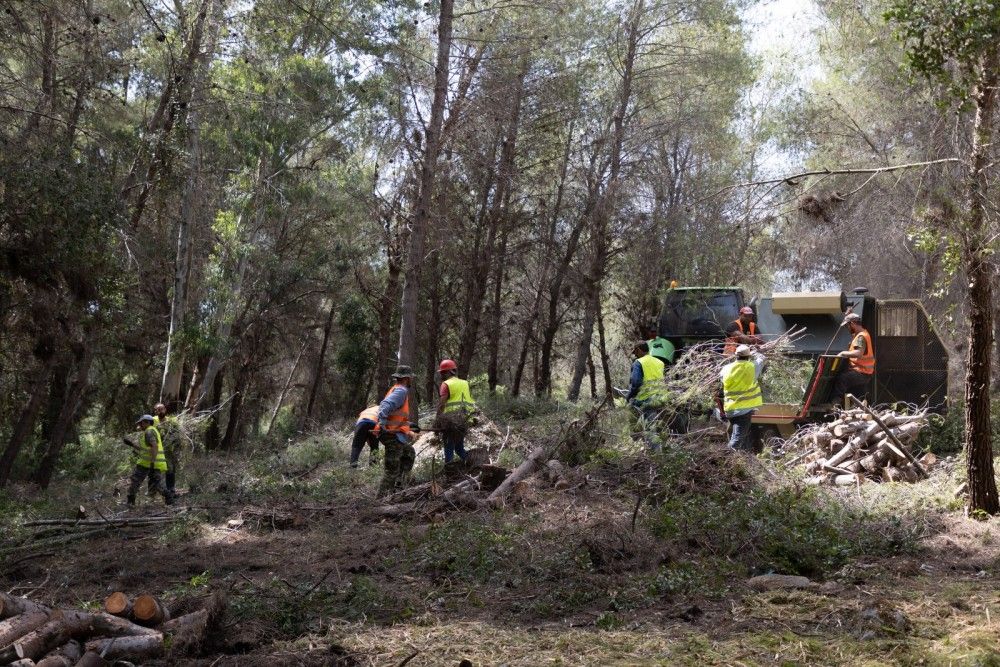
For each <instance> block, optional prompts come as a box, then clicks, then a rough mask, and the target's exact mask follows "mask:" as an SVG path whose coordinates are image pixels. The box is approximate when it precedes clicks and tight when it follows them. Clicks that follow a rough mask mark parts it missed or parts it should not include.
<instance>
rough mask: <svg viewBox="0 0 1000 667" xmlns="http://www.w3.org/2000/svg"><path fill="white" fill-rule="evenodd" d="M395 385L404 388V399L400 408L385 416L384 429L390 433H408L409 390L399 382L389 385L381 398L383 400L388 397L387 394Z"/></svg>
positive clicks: (393, 389)
mask: <svg viewBox="0 0 1000 667" xmlns="http://www.w3.org/2000/svg"><path fill="white" fill-rule="evenodd" d="M397 387H401V388H403V389H405V390H406V400H404V401H403V406H402V407H401V408H399V409H398V410H395V411H394V412H392V413H390V414H389V416H388V417H386V419H385V430H386V431H389V432H390V433H397V432H402V433H409V432H410V390H409V389H408V388H407V387H405V386H403V385H401V384H394V385H392V386H391V387H389V391H387V392H386V393H385V396H384V397H383V398H382V400H383V401H384V400H385V399H387V398H389V394H391V393H392V392H393V391H395V390H396V388H397Z"/></svg>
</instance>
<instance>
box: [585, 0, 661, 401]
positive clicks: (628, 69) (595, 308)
mask: <svg viewBox="0 0 1000 667" xmlns="http://www.w3.org/2000/svg"><path fill="white" fill-rule="evenodd" d="M644 9H645V3H644V0H636V2H635V4H634V5H633V7H632V14H631V16H630V17H629V24H628V36H627V38H626V39H627V51H626V54H625V62H624V68H623V71H622V82H621V91H620V93H619V98H618V105H617V108H616V110H615V115H614V118H613V119H612V126H613V128H614V132H613V136H612V142H611V168H610V173H609V174H608V184H607V186H606V188H605V190H604V193H603V196H602V197H601V200H600V203H599V204H598V205H597V206H596V207H595V208H594V232H593V236H592V237H593V239H594V254H593V262H592V263H591V267H590V271H589V275H588V276H587V278H586V281H585V283H584V284H585V286H586V290H587V310H586V312H585V314H584V318H583V333H582V334H581V336H580V345H579V347H578V348H577V351H576V364H575V365H574V371H573V380H572V382H571V383H570V387H569V392H568V396H569V399H570V400H571V401H575V400H576V399H577V398H578V397H579V395H580V384H581V383H582V382H583V373H584V369H585V367H586V360H587V355H588V354H590V342H591V338H592V337H593V335H594V322H595V320H596V319H597V314H598V312H600V310H601V289H602V284H603V280H604V275H605V274H606V273H607V270H608V266H607V264H608V256H609V245H610V243H611V239H610V234H609V225H610V221H611V218H612V217H613V216H614V214H615V207H616V204H617V201H618V190H619V187H620V185H621V163H622V148H623V145H624V143H625V117H626V115H627V114H628V107H629V103H630V101H631V99H632V77H633V72H634V71H635V59H636V53H637V52H638V47H639V21H640V19H641V18H642V14H643V11H644Z"/></svg>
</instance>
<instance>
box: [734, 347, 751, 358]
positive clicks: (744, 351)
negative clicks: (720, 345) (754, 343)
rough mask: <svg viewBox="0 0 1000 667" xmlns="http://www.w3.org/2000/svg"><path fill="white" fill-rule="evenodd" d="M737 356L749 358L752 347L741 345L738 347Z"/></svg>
mask: <svg viewBox="0 0 1000 667" xmlns="http://www.w3.org/2000/svg"><path fill="white" fill-rule="evenodd" d="M736 356H737V357H749V356H750V346H749V345H740V346H739V347H737V348H736Z"/></svg>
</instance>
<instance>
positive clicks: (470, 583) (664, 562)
mask: <svg viewBox="0 0 1000 667" xmlns="http://www.w3.org/2000/svg"><path fill="white" fill-rule="evenodd" d="M544 423H545V421H544V420H540V419H534V420H530V419H529V420H525V421H523V422H517V423H514V424H513V430H512V432H513V433H515V434H516V436H517V437H518V438H519V440H520V441H521V442H522V443H532V442H536V441H538V440H540V439H543V438H544V437H546V436H545V435H544V433H545V428H546V427H545V425H544ZM618 426H620V424H618V425H615V424H612V425H609V426H608V429H609V430H614V429H615V428H617V427H618ZM348 439H349V437H348V434H347V432H346V431H340V432H335V431H330V432H327V433H324V434H322V435H316V436H311V437H308V438H302V439H299V440H296V441H295V442H294V443H292V444H289V445H288V446H287V447H282V448H280V449H277V448H274V447H272V448H270V449H262V450H260V451H257V452H255V453H252V454H240V455H234V456H232V457H222V456H216V455H200V456H198V457H197V458H195V459H193V460H189V461H188V463H187V467H186V468H185V471H186V472H185V473H184V474H183V476H182V482H181V484H180V486H181V488H182V489H186V488H188V487H189V486H190V487H192V491H191V492H190V493H187V494H186V495H184V496H183V497H182V498H181V499H180V501H179V503H178V505H177V507H176V508H174V509H172V510H171V512H175V513H178V516H179V517H180V518H179V520H178V521H176V522H174V523H171V524H169V525H164V526H153V527H142V528H135V529H127V528H122V529H115V530H105V531H101V532H99V533H98V534H91V535H80V536H79V537H78V539H74V540H72V541H69V542H66V543H64V544H58V545H54V546H47V547H46V546H44V545H45V544H46V543H40V542H35V541H33V538H32V535H33V533H32V531H33V530H36V529H29V528H25V527H24V526H23V524H24V521H25V520H27V519H29V518H39V517H49V518H52V517H65V516H70V517H71V516H73V515H74V513H75V511H76V507H77V506H78V505H83V506H84V507H86V508H87V509H88V514H89V516H92V517H96V514H97V513H100V514H103V515H105V516H111V515H119V514H123V513H125V509H126V508H125V507H124V506H123V500H124V499H123V497H116V496H115V494H114V491H115V489H117V490H118V491H121V490H123V489H124V488H125V484H126V476H127V471H126V468H127V466H125V465H122V466H120V467H117V468H116V467H114V466H110V469H112V470H114V472H113V473H103V474H95V475H93V477H92V479H90V480H87V481H76V480H71V479H68V478H67V479H63V480H62V481H61V482H60V483H59V485H58V487H56V488H54V489H53V490H52V491H51V492H50V493H49V494H48V496H47V498H46V499H45V500H44V501H39V500H31V498H35V497H37V494H36V493H35V492H33V490H31V489H30V488H27V487H21V488H15V489H14V490H13V491H12V492H10V493H8V495H7V496H6V497H3V498H2V499H0V502H2V505H0V522H2V529H3V530H4V538H3V541H2V542H0V556H2V557H3V559H4V561H3V563H2V567H0V586H2V588H3V589H4V590H7V591H12V592H14V593H17V594H22V595H30V597H32V598H33V599H37V600H39V601H42V602H47V603H53V604H60V605H67V606H73V607H82V608H95V607H96V606H99V604H100V602H101V601H102V600H103V598H104V597H105V596H106V595H107V594H108V593H109V592H110V591H112V590H124V591H127V592H131V593H140V592H153V593H157V594H160V595H162V596H164V597H166V598H171V597H183V596H185V595H191V594H195V593H199V592H203V591H205V590H207V589H222V590H224V591H226V593H227V596H228V600H229V607H228V611H227V614H226V616H225V618H224V619H223V623H222V625H221V627H220V628H219V629H218V631H217V632H216V633H215V634H214V635H213V637H212V638H211V641H210V642H209V644H208V645H207V646H206V647H205V654H204V655H203V656H202V657H199V658H195V659H191V660H190V661H188V662H186V663H183V664H192V665H195V664H197V665H253V664H259V665H276V664H288V665H296V664H304V665H338V664H343V665H393V666H396V665H403V664H407V665H410V666H411V667H414V666H418V665H458V664H459V663H460V661H462V660H468V661H470V662H471V664H472V665H477V666H478V665H545V664H553V665H646V664H648V665H672V664H690V665H704V664H713V665H715V664H718V665H765V664H790V665H791V664H794V665H882V664H886V665H888V664H892V665H896V664H914V665H917V664H920V665H1000V626H998V625H997V619H994V618H993V616H994V615H997V614H1000V530H998V521H997V520H995V519H994V520H989V521H971V520H968V519H966V518H965V517H964V516H963V512H962V509H961V504H960V502H958V501H956V500H955V499H954V495H953V493H954V489H955V487H956V486H957V484H958V477H957V473H956V472H955V471H954V470H953V468H954V467H955V466H952V465H948V461H947V460H946V461H945V465H942V466H940V467H939V468H938V469H937V470H936V471H935V472H934V473H933V474H932V477H931V479H930V480H928V481H925V482H922V483H920V484H914V485H897V484H891V485H890V484H885V485H876V484H869V485H864V486H861V487H859V488H857V489H850V490H829V491H827V490H823V491H818V490H814V489H806V488H804V487H802V486H801V485H799V484H796V481H795V479H793V478H792V477H791V476H790V474H786V473H783V472H781V470H780V466H778V465H775V463H774V462H773V461H771V460H768V459H766V458H763V457H762V458H761V459H747V458H743V457H738V456H736V455H734V454H732V453H730V452H727V451H725V449H724V448H723V447H722V446H721V444H720V443H719V442H717V441H718V440H719V438H718V437H717V436H716V437H711V436H708V437H703V438H702V439H700V440H699V441H698V442H697V443H696V444H694V445H691V444H689V445H686V446H681V445H675V446H673V448H672V449H671V448H669V447H668V452H667V453H666V454H664V455H661V456H659V457H653V458H652V459H651V458H650V457H648V456H646V455H645V454H643V453H642V452H640V451H636V450H637V447H638V446H637V445H633V444H632V443H631V442H630V441H629V440H628V438H616V437H611V438H609V439H606V440H605V441H603V442H602V443H601V444H600V445H599V446H597V447H596V448H594V449H592V450H590V451H588V452H587V453H586V457H585V461H584V462H582V463H581V465H579V466H577V467H575V468H573V469H571V473H570V475H569V478H568V479H569V483H568V484H567V483H563V484H561V485H559V486H560V487H562V488H559V489H557V488H555V487H554V486H553V485H552V484H550V483H546V482H545V481H544V480H542V479H536V481H534V482H533V483H532V484H530V485H527V486H526V487H524V488H522V489H521V491H520V493H519V494H518V495H517V496H516V497H514V498H512V499H511V501H510V504H509V505H508V506H507V507H506V508H504V509H501V510H491V511H483V510H478V511H474V512H470V511H453V512H447V513H437V514H433V515H431V516H422V515H418V516H414V517H412V518H409V519H406V520H385V519H383V518H381V517H380V516H379V515H378V513H377V511H376V508H377V506H378V502H377V501H376V500H375V488H376V486H377V483H378V479H379V476H380V470H379V469H378V468H368V467H366V466H364V464H363V466H362V468H360V469H357V470H351V469H349V468H348V467H347V465H346V460H347V450H348ZM505 440H506V438H505ZM366 454H367V453H366ZM439 456H440V455H439ZM517 459H518V451H517V447H514V446H511V445H508V447H507V450H506V451H505V452H504V453H503V454H501V459H500V460H501V462H507V463H508V464H509V465H512V464H514V463H516V461H517ZM363 461H364V458H363ZM430 465H431V464H430V463H429V462H424V463H421V464H418V467H417V471H416V472H417V474H418V476H419V475H427V474H428V472H429V470H430ZM164 512H165V509H164V507H163V506H162V504H161V502H160V501H158V500H154V499H152V498H143V499H142V501H141V502H140V507H139V508H138V509H136V510H133V511H132V512H130V513H128V514H129V515H145V514H162V513H164ZM49 539H51V538H49ZM39 545H41V546H39ZM767 572H779V573H786V574H804V575H806V576H808V577H809V578H810V579H811V580H812V581H813V582H814V584H813V585H811V586H809V587H808V588H805V589H795V590H786V589H779V590H770V591H757V590H753V589H751V588H750V587H749V586H748V585H747V581H748V578H749V577H751V576H753V575H755V574H762V573H767ZM174 664H178V663H176V662H175V663H174Z"/></svg>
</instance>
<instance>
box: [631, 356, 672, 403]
mask: <svg viewBox="0 0 1000 667" xmlns="http://www.w3.org/2000/svg"><path fill="white" fill-rule="evenodd" d="M638 361H639V365H640V366H642V386H641V387H639V393H638V394H636V395H635V400H637V401H642V402H647V403H648V402H649V401H652V400H662V399H663V398H665V397H666V393H667V388H666V386H664V384H663V368H664V366H663V362H662V361H660V360H659V359H657V358H656V357H654V356H653V355H651V354H647V355H645V356H642V357H639V359H638Z"/></svg>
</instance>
